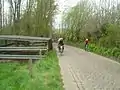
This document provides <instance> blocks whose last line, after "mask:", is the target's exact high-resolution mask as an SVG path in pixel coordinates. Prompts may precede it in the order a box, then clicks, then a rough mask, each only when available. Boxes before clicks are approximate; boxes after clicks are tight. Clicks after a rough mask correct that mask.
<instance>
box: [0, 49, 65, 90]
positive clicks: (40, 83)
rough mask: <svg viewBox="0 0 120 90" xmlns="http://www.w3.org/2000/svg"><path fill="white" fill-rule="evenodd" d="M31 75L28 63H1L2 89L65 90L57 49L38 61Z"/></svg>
mask: <svg viewBox="0 0 120 90" xmlns="http://www.w3.org/2000/svg"><path fill="white" fill-rule="evenodd" d="M32 75H33V77H32V78H31V77H30V74H29V70H28V64H27V63H0V89H1V90H64V89H63V83H62V79H61V74H60V67H59V65H58V58H57V55H56V52H55V51H51V52H49V53H48V55H47V57H46V58H45V59H43V60H39V61H36V62H35V63H34V64H33V67H32Z"/></svg>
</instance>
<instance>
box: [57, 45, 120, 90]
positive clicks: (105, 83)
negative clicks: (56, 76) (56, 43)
mask: <svg viewBox="0 0 120 90" xmlns="http://www.w3.org/2000/svg"><path fill="white" fill-rule="evenodd" d="M58 57H59V63H60V67H61V73H62V75H63V81H64V88H65V90H120V64H118V63H116V62H114V61H113V60H110V59H108V58H105V57H102V56H99V55H96V54H93V53H90V52H85V51H84V50H81V49H78V48H75V47H71V46H65V52H64V54H63V56H60V55H59V54H58Z"/></svg>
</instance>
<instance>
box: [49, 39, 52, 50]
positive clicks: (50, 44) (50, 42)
mask: <svg viewBox="0 0 120 90" xmlns="http://www.w3.org/2000/svg"><path fill="white" fill-rule="evenodd" d="M52 49H53V44H52V39H50V40H49V41H48V51H50V50H52Z"/></svg>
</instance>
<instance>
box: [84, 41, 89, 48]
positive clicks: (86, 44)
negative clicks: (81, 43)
mask: <svg viewBox="0 0 120 90" xmlns="http://www.w3.org/2000/svg"><path fill="white" fill-rule="evenodd" d="M88 43H89V40H88V39H86V40H85V50H86V49H87V46H88Z"/></svg>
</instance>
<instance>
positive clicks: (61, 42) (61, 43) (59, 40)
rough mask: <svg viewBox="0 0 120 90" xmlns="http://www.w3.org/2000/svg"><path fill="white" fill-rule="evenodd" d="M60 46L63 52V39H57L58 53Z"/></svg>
mask: <svg viewBox="0 0 120 90" xmlns="http://www.w3.org/2000/svg"><path fill="white" fill-rule="evenodd" d="M60 46H63V50H64V42H63V38H59V39H58V49H59V51H60Z"/></svg>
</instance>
